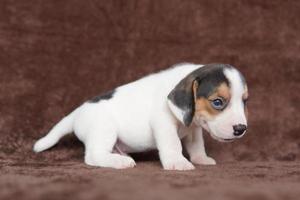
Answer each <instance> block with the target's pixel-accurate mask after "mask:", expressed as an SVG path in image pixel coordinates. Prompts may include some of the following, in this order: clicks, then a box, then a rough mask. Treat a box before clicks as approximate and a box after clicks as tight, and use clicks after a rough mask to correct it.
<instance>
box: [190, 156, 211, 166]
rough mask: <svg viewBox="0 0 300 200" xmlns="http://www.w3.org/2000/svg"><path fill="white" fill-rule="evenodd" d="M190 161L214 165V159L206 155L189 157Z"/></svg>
mask: <svg viewBox="0 0 300 200" xmlns="http://www.w3.org/2000/svg"><path fill="white" fill-rule="evenodd" d="M191 161H192V163H194V164H197V165H215V164H216V161H215V160H214V159H213V158H211V157H208V156H195V157H191Z"/></svg>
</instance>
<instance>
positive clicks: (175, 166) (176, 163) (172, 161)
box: [162, 156, 195, 170]
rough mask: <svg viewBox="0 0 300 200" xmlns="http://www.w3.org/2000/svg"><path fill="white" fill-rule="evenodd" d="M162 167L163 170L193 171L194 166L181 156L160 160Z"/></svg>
mask: <svg viewBox="0 0 300 200" xmlns="http://www.w3.org/2000/svg"><path fill="white" fill-rule="evenodd" d="M162 165H163V168H164V169H165V170H193V169H195V167H194V165H193V164H192V163H190V162H189V161H188V160H187V159H186V158H185V157H183V156H176V157H174V156H172V157H169V158H164V159H162Z"/></svg>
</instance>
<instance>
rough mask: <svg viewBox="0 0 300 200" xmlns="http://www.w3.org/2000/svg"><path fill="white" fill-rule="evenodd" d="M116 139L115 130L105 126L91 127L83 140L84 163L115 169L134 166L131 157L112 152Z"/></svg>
mask: <svg viewBox="0 0 300 200" xmlns="http://www.w3.org/2000/svg"><path fill="white" fill-rule="evenodd" d="M116 141H117V135H116V131H115V130H113V129H111V128H105V127H101V128H100V127H98V128H93V130H92V132H91V133H90V134H89V135H88V138H87V140H86V142H85V163H86V164H87V165H91V166H98V167H110V168H115V169H124V168H129V167H134V166H135V165H136V164H135V162H134V160H133V159H132V158H131V157H129V156H125V155H120V154H117V153H112V150H113V147H114V145H115V143H116Z"/></svg>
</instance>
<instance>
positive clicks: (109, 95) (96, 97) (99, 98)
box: [88, 90, 115, 103]
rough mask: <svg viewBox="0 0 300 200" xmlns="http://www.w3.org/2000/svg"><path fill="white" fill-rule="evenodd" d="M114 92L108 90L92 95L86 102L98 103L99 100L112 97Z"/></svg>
mask: <svg viewBox="0 0 300 200" xmlns="http://www.w3.org/2000/svg"><path fill="white" fill-rule="evenodd" d="M114 93H115V90H111V91H108V92H106V93H103V94H101V95H98V96H95V97H93V98H92V99H90V100H88V102H89V103H98V102H99V101H101V100H108V99H111V98H112V97H113V95H114Z"/></svg>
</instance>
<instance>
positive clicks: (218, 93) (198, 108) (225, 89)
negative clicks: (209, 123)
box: [193, 81, 231, 119]
mask: <svg viewBox="0 0 300 200" xmlns="http://www.w3.org/2000/svg"><path fill="white" fill-rule="evenodd" d="M198 87H199V85H198V82H197V81H194V83H193V93H194V101H195V115H196V116H201V117H204V118H206V119H213V118H214V117H215V116H217V115H218V114H219V113H220V112H222V111H220V110H216V109H214V108H213V107H212V106H211V103H210V101H211V100H214V99H216V98H218V97H222V98H223V99H224V100H226V102H228V101H229V100H230V97H231V94H230V88H229V86H228V85H227V84H226V83H222V84H220V85H219V86H218V87H217V88H215V90H214V91H213V92H212V94H211V95H209V97H208V98H205V97H197V95H196V94H197V89H198Z"/></svg>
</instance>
